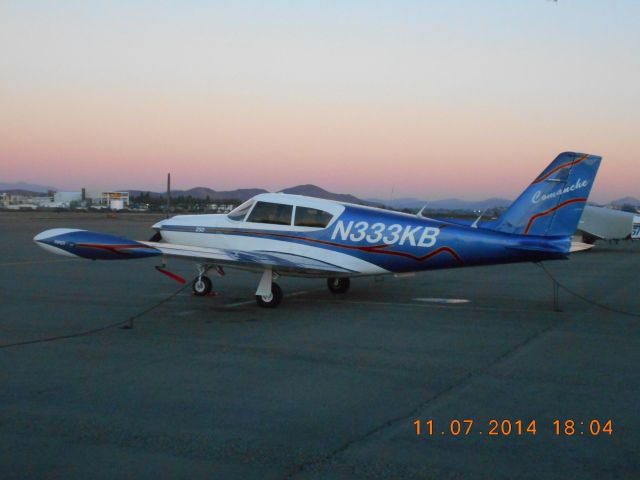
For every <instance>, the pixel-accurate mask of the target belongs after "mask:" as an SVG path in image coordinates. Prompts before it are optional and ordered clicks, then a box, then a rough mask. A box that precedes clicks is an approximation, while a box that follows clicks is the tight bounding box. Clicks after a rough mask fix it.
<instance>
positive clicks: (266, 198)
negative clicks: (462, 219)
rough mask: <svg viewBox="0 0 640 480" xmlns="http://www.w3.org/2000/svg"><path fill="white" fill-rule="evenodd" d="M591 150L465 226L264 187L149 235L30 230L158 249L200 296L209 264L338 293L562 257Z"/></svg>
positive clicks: (68, 249)
mask: <svg viewBox="0 0 640 480" xmlns="http://www.w3.org/2000/svg"><path fill="white" fill-rule="evenodd" d="M600 161H601V157H599V156H596V155H589V154H582V153H573V152H565V153H561V154H560V155H558V157H557V158H556V159H555V160H554V161H553V162H552V163H551V164H550V165H549V166H548V167H547V168H545V169H544V170H543V171H542V173H541V174H540V175H538V176H537V177H536V178H535V180H534V181H533V182H532V183H531V184H530V185H529V186H528V187H527V188H526V190H525V191H524V192H523V193H522V194H521V195H520V197H518V199H517V200H516V201H515V202H514V203H513V204H512V205H511V206H510V207H509V208H508V209H507V211H506V212H505V213H504V214H503V215H502V216H501V217H500V218H498V219H497V220H494V221H492V222H484V223H482V224H481V225H478V224H477V222H476V224H474V225H471V226H466V225H461V224H455V223H453V222H446V221H440V220H433V219H429V218H425V217H422V216H421V215H411V214H406V213H398V212H393V211H389V210H383V209H379V208H372V207H368V206H362V205H353V204H348V203H342V202H335V201H330V200H322V199H318V198H311V197H305V196H298V195H287V194H281V193H264V194H260V195H257V196H255V197H254V198H252V199H250V200H248V201H246V202H244V203H243V204H242V205H240V206H238V207H237V208H235V209H234V210H232V211H231V212H230V213H229V214H226V215H225V214H215V215H207V214H204V215H178V216H174V217H172V218H168V219H166V220H162V221H160V222H158V223H156V224H155V225H153V227H152V228H153V229H155V231H156V233H155V235H154V236H153V237H152V238H151V239H150V241H146V242H144V241H132V240H128V239H126V238H122V237H119V236H115V235H109V234H103V233H95V232H90V231H86V230H78V229H68V228H54V229H51V230H46V231H44V232H42V233H40V234H38V235H36V237H35V238H34V241H35V242H36V243H37V244H38V245H39V246H41V247H42V248H44V249H46V250H49V251H51V252H54V253H57V254H62V255H68V256H73V257H82V258H88V259H93V260H119V259H134V258H146V257H151V256H160V257H162V258H163V259H165V262H163V265H162V266H159V267H156V268H157V269H158V270H160V271H161V272H163V273H165V274H166V275H168V276H170V277H171V278H173V279H175V280H178V281H181V282H182V283H186V280H184V279H183V278H182V277H179V276H178V275H176V274H173V273H171V272H169V271H168V270H166V268H165V267H166V258H167V257H178V258H182V259H188V260H192V261H194V262H195V263H196V266H197V269H198V276H197V277H196V278H195V279H194V281H193V284H192V289H193V293H194V294H195V295H207V294H208V293H210V292H211V289H212V283H211V280H210V279H209V277H207V276H206V275H205V274H206V273H207V272H208V271H209V270H213V271H217V272H218V273H220V274H224V270H223V268H226V267H235V268H240V269H246V270H253V271H257V272H261V273H262V276H261V278H260V281H259V282H258V288H257V290H256V301H257V303H258V305H260V306H262V307H272V308H273V307H276V306H278V305H279V304H280V302H281V300H282V297H283V294H282V289H281V288H280V287H279V286H278V284H277V283H275V282H274V279H277V278H278V277H279V276H281V275H292V276H304V277H320V278H327V279H328V280H327V285H328V287H329V290H330V291H331V292H333V293H336V294H339V293H345V292H346V291H347V290H348V289H349V286H350V278H351V277H358V276H365V275H385V274H400V273H408V272H417V271H422V270H432V269H441V268H453V267H470V266H476V265H493V264H499V263H514V262H531V261H540V260H557V259H565V258H567V257H568V254H569V253H570V252H573V251H578V250H584V249H587V248H589V247H590V245H586V244H582V243H578V242H574V243H572V242H571V235H572V234H573V233H574V232H575V231H576V227H577V225H578V221H579V220H580V216H581V214H582V210H583V208H584V206H585V204H586V202H587V198H588V196H589V192H590V191H591V187H592V185H593V181H594V179H595V176H596V173H597V170H598V167H599V165H600Z"/></svg>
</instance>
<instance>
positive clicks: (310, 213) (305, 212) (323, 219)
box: [294, 206, 333, 228]
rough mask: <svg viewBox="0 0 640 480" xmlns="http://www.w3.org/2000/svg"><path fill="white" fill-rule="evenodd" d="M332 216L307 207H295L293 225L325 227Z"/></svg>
mask: <svg viewBox="0 0 640 480" xmlns="http://www.w3.org/2000/svg"><path fill="white" fill-rule="evenodd" d="M332 218H333V215H331V214H330V213H328V212H325V211H324V210H318V209H317V208H309V207H300V206H298V207H296V219H295V223H294V225H295V226H296V227H318V228H324V227H326V226H327V225H328V224H329V222H330V221H331V219H332Z"/></svg>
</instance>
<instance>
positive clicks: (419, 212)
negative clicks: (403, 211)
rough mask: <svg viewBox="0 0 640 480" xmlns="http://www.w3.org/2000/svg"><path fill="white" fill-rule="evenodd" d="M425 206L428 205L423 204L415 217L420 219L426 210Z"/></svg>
mask: <svg viewBox="0 0 640 480" xmlns="http://www.w3.org/2000/svg"><path fill="white" fill-rule="evenodd" d="M427 205H429V204H428V203H425V204H424V206H423V207H422V208H421V209H420V210H418V213H416V217H422V212H424V210H425V208H427Z"/></svg>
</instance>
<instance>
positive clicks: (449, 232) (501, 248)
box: [162, 206, 570, 272]
mask: <svg viewBox="0 0 640 480" xmlns="http://www.w3.org/2000/svg"><path fill="white" fill-rule="evenodd" d="M244 225H246V224H244ZM162 230H168V231H176V232H193V233H204V234H219V235H238V236H249V237H254V238H268V239H272V240H280V241H284V242H291V243H297V244H304V245H309V246H314V247H318V248H323V249H327V250H331V251H335V252H340V253H345V254H348V255H352V256H354V257H357V258H360V259H362V260H364V261H367V262H370V263H373V264H375V265H377V266H378V267H381V268H383V269H385V270H389V271H392V272H407V271H416V270H429V269H439V268H451V267H459V266H470V265H487V264H496V263H510V262H521V261H537V260H543V259H556V258H565V257H566V254H567V252H568V251H569V245H570V241H569V239H568V238H566V237H558V238H556V237H534V236H522V235H513V234H506V233H501V232H495V231H492V230H488V229H482V228H477V229H476V228H473V229H472V228H469V227H465V226H462V225H453V224H450V223H446V222H438V221H434V220H430V219H425V218H421V217H417V216H415V215H409V214H402V213H397V212H391V211H384V210H377V209H370V208H367V207H357V206H347V208H346V209H345V211H344V212H343V213H342V215H340V217H339V218H338V219H336V220H335V221H334V222H332V223H331V224H330V225H329V227H328V228H325V229H322V230H318V231H307V232H301V231H296V230H284V231H283V230H259V229H247V228H226V227H203V226H179V225H163V226H162Z"/></svg>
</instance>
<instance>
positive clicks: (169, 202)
mask: <svg viewBox="0 0 640 480" xmlns="http://www.w3.org/2000/svg"><path fill="white" fill-rule="evenodd" d="M170 207H171V174H170V173H167V218H169V208H170Z"/></svg>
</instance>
